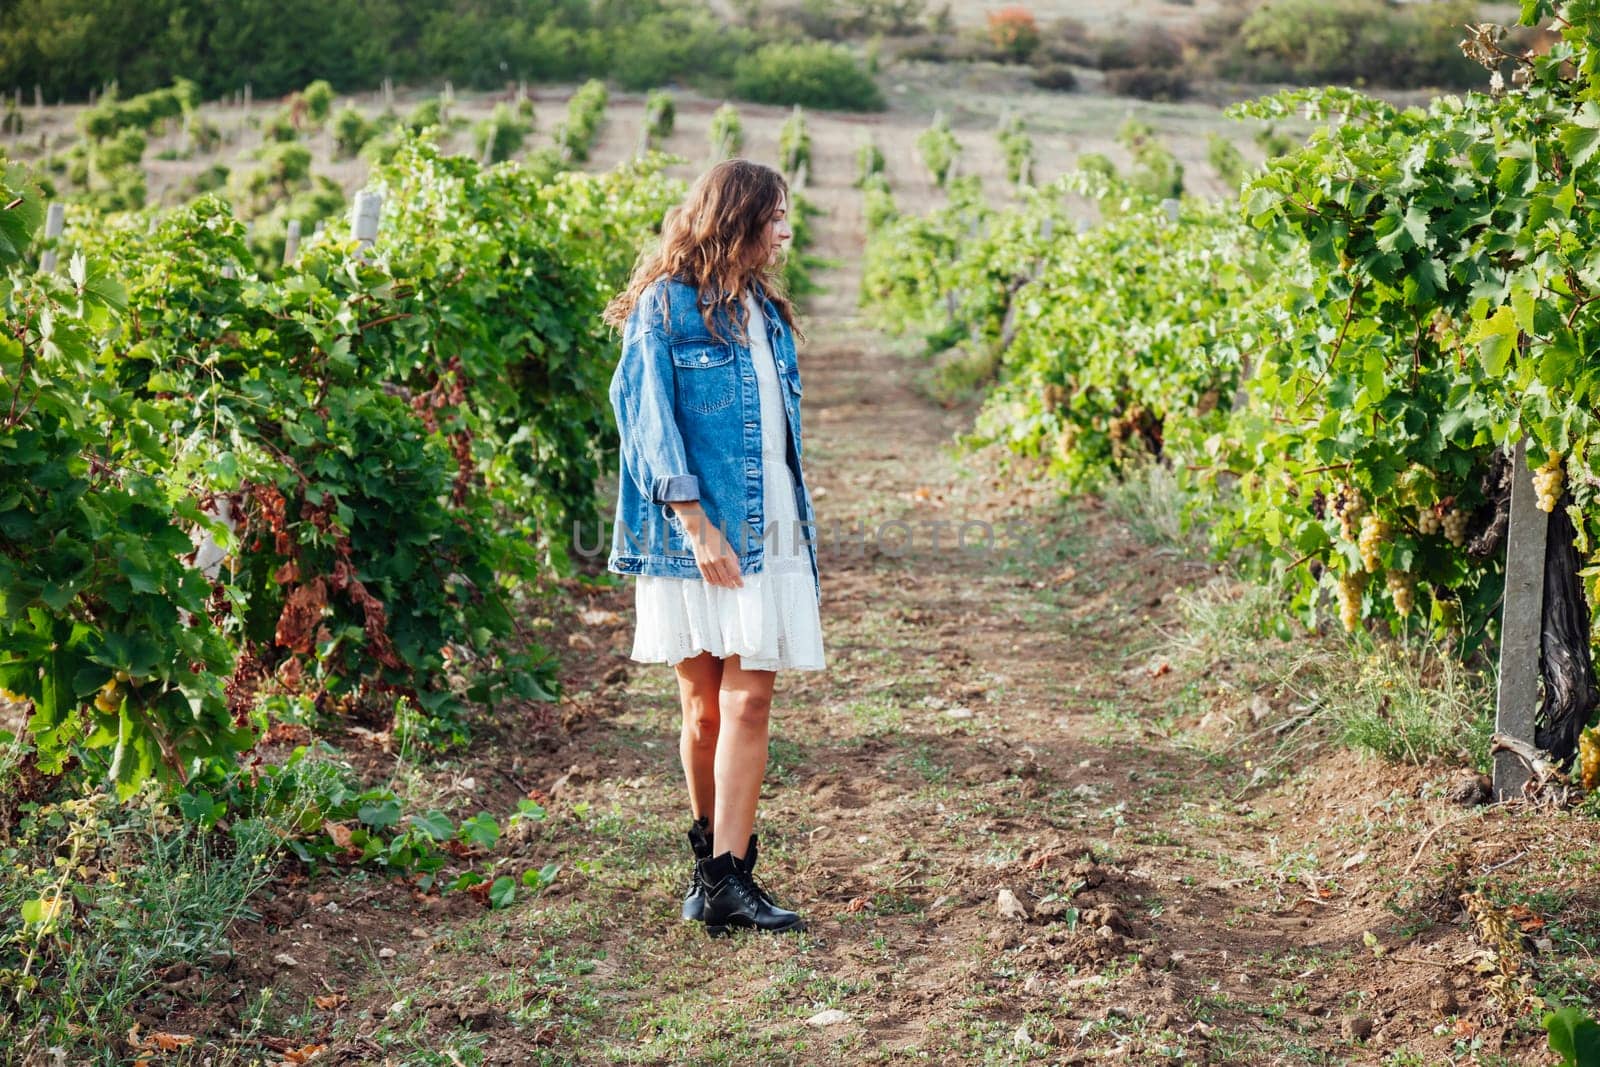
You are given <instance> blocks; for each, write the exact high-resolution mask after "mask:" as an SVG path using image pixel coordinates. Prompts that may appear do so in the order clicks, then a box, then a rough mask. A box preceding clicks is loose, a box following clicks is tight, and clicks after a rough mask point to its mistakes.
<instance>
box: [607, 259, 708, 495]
mask: <svg viewBox="0 0 1600 1067" xmlns="http://www.w3.org/2000/svg"><path fill="white" fill-rule="evenodd" d="M658 299H665V294H664V293H662V292H661V291H660V289H659V287H658V288H656V289H651V290H646V292H645V293H644V294H643V295H642V297H641V299H640V300H639V303H638V305H637V306H636V307H635V308H634V309H633V314H632V315H631V316H629V318H628V322H627V325H626V326H625V327H624V328H623V333H622V358H621V359H620V360H618V362H617V369H616V371H615V372H614V373H613V374H612V376H611V406H612V410H613V411H614V412H615V413H616V417H617V431H618V436H619V437H620V438H621V441H622V456H623V460H624V463H623V465H624V466H625V467H626V468H627V469H628V471H629V472H630V473H631V474H632V476H633V479H634V482H635V484H637V485H638V487H639V491H640V492H641V493H643V494H644V496H645V497H646V499H648V500H649V501H650V502H651V503H652V504H669V503H670V504H681V503H686V502H688V501H691V500H699V499H700V479H699V477H698V476H696V475H694V474H691V473H690V472H689V463H688V459H687V457H686V455H685V451H684V447H683V435H682V434H681V433H679V432H678V423H677V420H676V419H675V418H674V417H673V411H674V408H675V406H676V405H675V403H674V397H675V390H676V385H675V382H674V378H673V372H672V355H671V352H670V351H669V349H668V348H667V340H666V337H665V336H664V335H662V334H661V332H660V331H659V330H658V329H657V328H656V327H655V326H654V322H655V321H657V320H658V315H657V312H656V310H655V309H656V308H657V307H659V305H658V304H657V300H658ZM647 309H648V310H647Z"/></svg>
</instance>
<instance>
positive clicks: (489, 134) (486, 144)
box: [473, 104, 532, 163]
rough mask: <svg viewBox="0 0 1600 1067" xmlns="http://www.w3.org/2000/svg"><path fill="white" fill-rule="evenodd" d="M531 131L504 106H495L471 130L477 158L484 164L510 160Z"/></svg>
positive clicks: (524, 122) (529, 125) (525, 123)
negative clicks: (487, 115) (486, 116)
mask: <svg viewBox="0 0 1600 1067" xmlns="http://www.w3.org/2000/svg"><path fill="white" fill-rule="evenodd" d="M531 129H532V127H531V124H530V123H528V122H526V121H524V120H523V119H522V118H521V117H519V116H518V115H517V113H516V112H515V111H514V110H512V109H511V108H510V107H509V106H508V105H506V104H496V105H495V106H494V111H493V112H492V113H491V114H490V116H489V117H488V118H486V119H484V120H482V121H481V122H479V123H478V125H477V127H476V128H475V129H474V130H473V139H474V141H475V143H476V145H477V149H478V158H479V159H480V160H481V161H482V162H484V163H499V162H502V161H503V160H507V159H510V158H511V157H512V156H514V155H516V154H517V152H518V150H519V149H521V148H522V142H523V140H524V139H526V138H527V136H528V133H529V132H530V130H531Z"/></svg>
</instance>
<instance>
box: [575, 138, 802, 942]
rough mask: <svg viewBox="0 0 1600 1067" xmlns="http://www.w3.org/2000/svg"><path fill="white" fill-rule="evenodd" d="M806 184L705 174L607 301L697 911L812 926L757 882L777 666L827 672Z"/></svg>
mask: <svg viewBox="0 0 1600 1067" xmlns="http://www.w3.org/2000/svg"><path fill="white" fill-rule="evenodd" d="M788 207H789V202H788V189H787V187H786V186H785V184H784V181H783V177H782V176H781V175H780V174H779V173H778V172H777V171H775V170H773V169H772V168H771V167H767V166H763V165H761V164H758V163H752V162H750V161H748V160H743V159H730V160H725V161H724V162H721V163H718V164H717V165H716V166H714V167H712V168H711V169H710V170H709V171H707V172H706V173H704V174H702V175H701V176H700V177H699V179H698V180H696V181H695V183H694V185H693V187H692V188H691V189H690V190H689V195H688V197H687V199H686V200H685V201H684V203H683V204H681V205H679V206H678V207H676V208H674V209H673V210H672V211H670V212H668V214H667V217H666V220H665V222H664V225H663V228H662V235H661V243H660V247H659V248H658V249H657V250H655V251H653V252H651V253H650V254H648V255H646V256H645V257H643V258H642V260H641V261H640V263H639V266H638V267H637V268H636V269H635V271H634V274H633V278H632V279H631V281H630V282H629V283H628V287H627V289H626V290H624V291H623V292H622V293H621V294H620V295H618V296H617V298H616V299H615V300H613V301H612V302H611V304H610V305H609V306H608V307H607V308H606V312H605V320H606V322H608V323H610V324H611V325H612V326H616V327H620V328H621V329H622V358H621V360H620V361H619V362H618V364H617V369H616V373H615V374H614V375H613V376H612V379H611V403H612V407H613V409H614V410H615V412H616V417H617V428H618V431H619V433H620V436H621V440H622V450H621V452H622V455H621V466H622V471H621V478H620V479H619V483H620V484H619V486H618V499H617V519H616V525H615V527H614V533H613V538H612V546H611V556H610V559H609V561H608V564H607V566H608V568H609V569H610V570H612V571H615V572H617V573H619V574H632V575H636V576H637V577H636V588H635V606H636V619H635V630H634V643H633V651H632V658H633V659H635V660H639V661H641V662H651V663H670V664H672V665H673V666H674V668H675V670H676V672H677V678H678V695H679V700H680V703H681V704H682V709H683V729H682V733H681V735H680V739H679V755H680V757H681V758H682V760H683V772H684V777H685V779H686V781H687V783H688V789H689V809H690V814H691V817H692V818H693V820H694V821H693V824H692V826H691V828H690V830H689V844H690V847H691V849H692V850H693V852H694V855H695V866H694V871H693V873H692V874H691V876H690V879H689V889H688V892H687V893H686V895H685V897H684V901H683V916H684V918H686V919H699V920H701V921H703V922H704V923H705V925H706V932H707V933H708V934H710V935H711V936H713V937H716V936H721V935H724V934H726V933H728V932H729V930H730V929H732V928H734V927H753V928H755V929H760V930H800V929H803V928H804V923H803V921H802V920H801V918H800V916H799V915H797V914H796V913H795V912H793V911H789V910H787V909H785V908H781V907H779V906H778V905H777V903H776V902H775V901H774V900H773V898H772V897H771V896H770V895H769V894H768V893H767V892H766V891H765V890H764V889H763V888H762V887H761V886H760V885H759V884H758V883H757V882H756V881H755V878H754V874H753V870H754V867H755V862H756V835H755V832H754V831H755V815H756V799H757V796H758V795H759V793H760V791H761V779H762V776H763V775H764V774H765V773H766V766H767V737H768V722H769V712H770V709H771V706H772V689H773V683H774V681H775V679H776V677H777V671H778V670H780V669H784V668H788V669H795V670H820V669H822V668H823V666H824V656H823V650H822V629H821V621H820V614H819V604H820V602H821V594H822V586H821V582H820V579H819V576H818V572H817V556H816V546H815V544H814V538H813V536H812V534H811V531H812V530H814V528H815V517H814V514H813V512H812V508H811V497H810V493H809V492H808V491H807V489H806V485H805V478H804V475H803V472H802V470H801V456H802V454H803V448H802V433H801V427H800V394H801V386H800V368H799V366H798V365H797V364H796V362H795V334H796V329H795V316H794V308H793V305H792V304H791V303H790V301H789V299H788V297H787V296H786V295H785V293H784V292H783V288H782V285H781V281H780V278H781V276H780V273H779V266H778V264H779V260H780V256H781V254H782V251H783V246H784V243H785V242H786V241H788V240H790V239H791V237H792V236H793V234H792V232H791V230H790V228H789V223H788Z"/></svg>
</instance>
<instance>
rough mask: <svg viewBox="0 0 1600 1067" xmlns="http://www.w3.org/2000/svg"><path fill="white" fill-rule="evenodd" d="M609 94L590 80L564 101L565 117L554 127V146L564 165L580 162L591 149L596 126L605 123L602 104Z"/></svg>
mask: <svg viewBox="0 0 1600 1067" xmlns="http://www.w3.org/2000/svg"><path fill="white" fill-rule="evenodd" d="M610 99H611V94H610V92H609V91H608V90H607V89H606V83H605V82H603V81H601V80H599V79H598V78H591V79H589V80H588V81H586V82H584V83H583V84H582V85H580V86H579V87H578V91H577V92H575V93H573V94H572V97H571V98H570V99H569V100H568V101H567V118H566V121H564V122H563V123H561V125H560V126H559V127H557V128H556V137H555V141H556V146H557V148H558V149H560V151H561V153H562V155H563V157H564V158H565V159H566V160H567V161H568V162H574V163H583V162H586V161H587V160H588V158H589V153H590V152H591V151H593V149H594V143H595V140H596V139H597V138H598V137H599V136H600V124H601V123H602V122H603V121H605V117H606V104H607V103H608V102H609V101H610Z"/></svg>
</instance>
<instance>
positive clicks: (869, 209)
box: [861, 174, 900, 234]
mask: <svg viewBox="0 0 1600 1067" xmlns="http://www.w3.org/2000/svg"><path fill="white" fill-rule="evenodd" d="M861 196H862V201H863V203H862V208H861V214H862V218H863V220H864V221H865V222H866V226H867V233H869V234H870V233H873V232H875V231H877V230H879V229H881V228H883V227H884V226H886V225H888V224H889V223H891V222H893V221H894V220H895V219H897V218H899V217H900V209H899V208H898V207H896V206H895V202H894V192H893V191H892V190H890V188H889V181H888V179H887V178H885V177H884V176H883V175H882V174H874V175H872V176H870V177H869V178H867V179H866V180H865V181H864V182H862V185H861Z"/></svg>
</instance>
